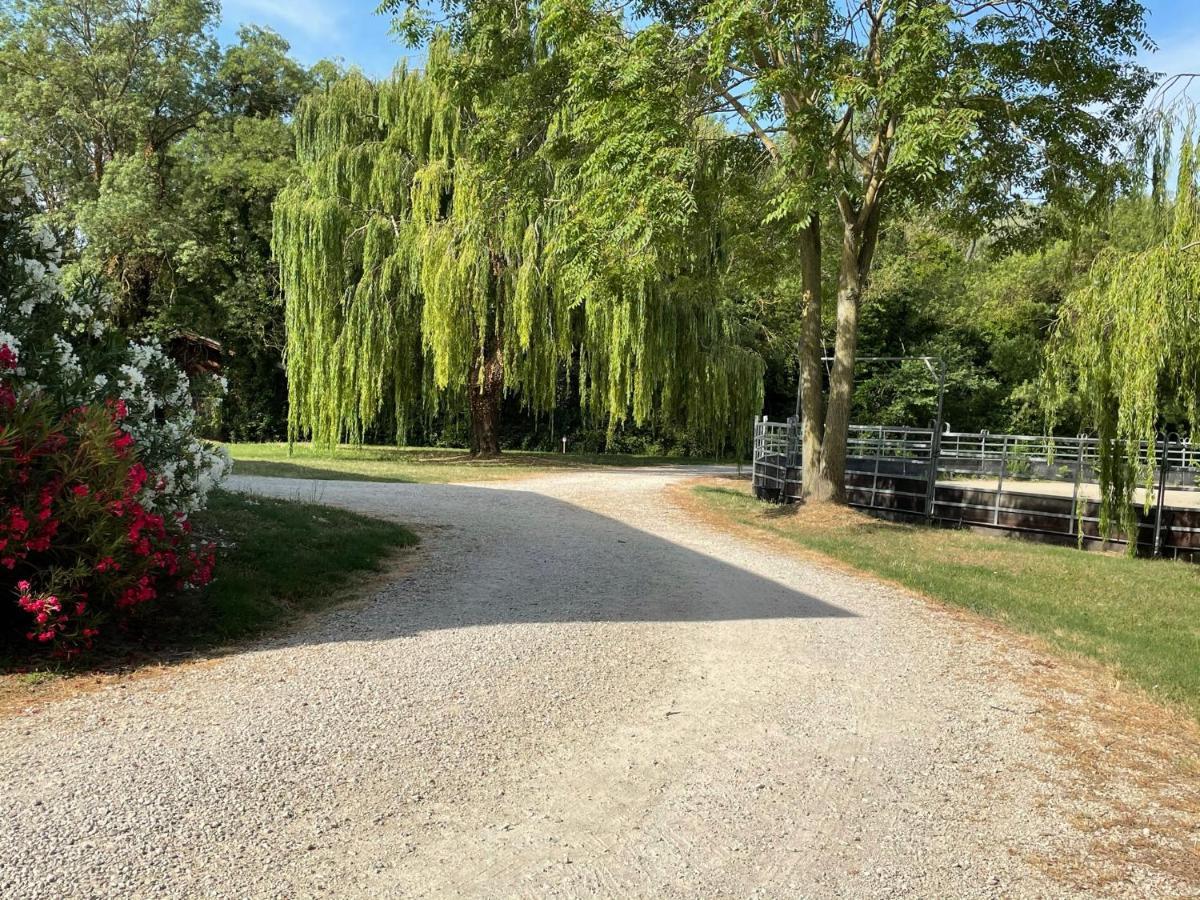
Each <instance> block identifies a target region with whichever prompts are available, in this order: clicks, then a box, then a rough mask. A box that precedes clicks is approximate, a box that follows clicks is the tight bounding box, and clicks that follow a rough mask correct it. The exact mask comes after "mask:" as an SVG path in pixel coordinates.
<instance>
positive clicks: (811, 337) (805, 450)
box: [800, 213, 825, 497]
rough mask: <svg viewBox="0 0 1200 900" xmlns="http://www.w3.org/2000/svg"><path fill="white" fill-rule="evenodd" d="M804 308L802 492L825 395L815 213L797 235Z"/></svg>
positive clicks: (816, 447)
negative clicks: (798, 238)
mask: <svg viewBox="0 0 1200 900" xmlns="http://www.w3.org/2000/svg"><path fill="white" fill-rule="evenodd" d="M800 266H801V277H802V283H803V288H804V311H803V319H802V324H801V333H800V421H801V433H800V434H801V447H800V449H801V455H802V459H803V462H802V469H801V480H802V491H803V494H804V496H805V497H807V496H808V493H809V486H810V485H815V484H817V482H818V481H819V478H820V472H821V451H822V446H821V444H822V436H823V431H824V428H825V398H824V388H823V385H822V378H821V356H822V352H821V299H822V298H821V220H820V219H819V218H818V217H817V215H816V214H815V213H814V214H813V215H812V217H811V218H810V219H809V221H808V225H807V226H805V228H804V230H803V231H802V232H801V234H800Z"/></svg>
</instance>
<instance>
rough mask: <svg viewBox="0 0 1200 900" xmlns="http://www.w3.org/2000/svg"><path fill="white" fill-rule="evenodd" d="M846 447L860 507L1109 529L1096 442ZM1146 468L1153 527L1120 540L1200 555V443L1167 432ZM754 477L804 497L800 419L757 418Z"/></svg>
mask: <svg viewBox="0 0 1200 900" xmlns="http://www.w3.org/2000/svg"><path fill="white" fill-rule="evenodd" d="M847 451H848V452H847V463H846V467H847V473H846V485H847V491H848V493H849V495H850V503H851V505H852V506H858V507H860V508H864V509H873V510H877V511H883V512H887V513H894V514H898V515H911V516H918V517H923V518H925V519H926V520H927V521H930V522H932V521H935V520H936V521H941V522H944V523H950V524H954V523H957V524H962V525H987V526H989V527H996V528H1006V529H1009V530H1016V531H1025V532H1037V533H1039V534H1043V535H1046V536H1053V537H1058V538H1064V537H1071V538H1074V539H1080V538H1087V539H1088V540H1093V539H1095V538H1096V537H1097V536H1098V535H1099V532H1100V528H1099V502H1098V496H1099V495H1098V490H1097V489H1095V488H1094V487H1087V486H1089V485H1096V484H1097V482H1098V477H1097V468H1098V464H1099V442H1098V441H1097V440H1096V439H1095V438H1090V437H1083V436H1080V437H1069V438H1063V437H1048V436H1038V435H1011V434H991V433H988V432H979V433H965V432H950V431H947V432H943V433H941V434H938V433H936V432H934V431H933V430H932V429H929V428H905V427H898V426H886V425H853V426H851V427H850V431H849V435H848V438H847ZM1139 464H1140V465H1141V467H1142V468H1143V477H1145V478H1146V481H1147V482H1148V484H1149V490H1147V491H1146V494H1145V497H1144V498H1142V499H1143V500H1148V501H1149V503H1148V506H1149V507H1150V509H1149V511H1148V512H1147V511H1145V509H1144V506H1145V505H1146V504H1144V503H1143V502H1141V501H1139V503H1138V507H1139V510H1142V511H1141V512H1140V514H1139V518H1141V519H1143V520H1144V521H1142V523H1141V524H1140V525H1139V528H1138V533H1137V534H1135V535H1133V536H1132V537H1131V538H1130V537H1126V536H1117V537H1115V538H1114V539H1113V540H1112V543H1123V542H1125V541H1126V540H1129V539H1132V540H1134V541H1136V542H1138V543H1141V544H1144V545H1146V546H1148V547H1151V548H1152V549H1153V552H1154V553H1155V554H1159V553H1161V552H1163V551H1164V550H1170V551H1172V552H1173V553H1174V554H1175V555H1178V554H1179V553H1181V552H1187V553H1190V554H1192V555H1193V556H1195V555H1196V554H1198V553H1200V500H1196V501H1193V500H1188V499H1186V497H1187V495H1185V494H1180V493H1178V492H1187V491H1200V447H1197V446H1195V445H1193V444H1192V443H1190V441H1188V440H1184V439H1181V438H1179V437H1178V436H1177V435H1167V436H1164V437H1163V439H1162V440H1161V441H1160V442H1158V443H1157V444H1155V445H1148V446H1147V445H1143V446H1142V447H1141V449H1140V453H1139ZM751 475H752V479H753V483H754V489H755V491H756V493H758V495H759V496H760V497H763V498H765V499H772V500H775V501H777V502H788V501H791V500H797V499H799V498H800V497H801V494H802V484H801V447H800V428H799V422H798V420H797V419H796V418H795V417H793V418H791V419H789V420H788V421H787V422H771V421H768V420H767V419H766V418H765V417H764V418H763V419H761V420H759V421H756V422H755V426H754V465H753V468H752V472H751ZM1019 482H1024V483H1019ZM1056 483H1057V485H1062V486H1061V487H1060V486H1057V485H1056ZM1067 486H1069V490H1068V489H1067ZM1168 491H1170V492H1171V493H1170V494H1168ZM1164 514H1166V516H1167V522H1166V525H1165V527H1164ZM1144 531H1145V532H1147V533H1146V534H1143V532H1144ZM1171 541H1175V543H1174V544H1172V543H1171Z"/></svg>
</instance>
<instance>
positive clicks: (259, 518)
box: [0, 491, 417, 706]
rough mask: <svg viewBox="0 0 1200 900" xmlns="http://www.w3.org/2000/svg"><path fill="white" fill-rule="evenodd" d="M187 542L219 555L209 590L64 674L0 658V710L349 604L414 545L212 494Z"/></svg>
mask: <svg viewBox="0 0 1200 900" xmlns="http://www.w3.org/2000/svg"><path fill="white" fill-rule="evenodd" d="M194 522H195V525H196V533H197V535H198V536H200V537H203V538H205V539H208V540H215V541H217V542H218V544H219V545H220V549H219V550H218V556H217V566H216V569H215V575H216V578H215V579H214V581H213V582H212V583H211V584H210V585H208V586H207V587H205V588H204V589H202V590H199V591H185V592H183V593H181V594H178V595H176V596H173V597H165V598H162V599H161V600H158V601H156V602H154V603H152V604H147V606H146V607H145V608H144V613H143V615H142V616H140V617H138V618H137V619H135V620H134V621H133V622H132V623H131V625H130V629H129V632H128V633H127V634H126V635H124V636H121V637H116V638H113V637H112V635H111V633H110V634H109V635H108V637H109V640H108V641H106V642H104V643H103V644H101V645H100V646H99V647H98V648H97V650H96V652H95V653H94V654H92V655H91V656H90V657H87V658H84V659H82V660H80V661H79V662H77V663H73V664H71V665H70V666H65V665H62V664H57V663H47V662H44V661H38V660H32V661H31V660H30V659H29V657H28V648H27V647H24V646H22V647H18V648H0V672H3V673H8V674H3V675H0V706H3V705H4V704H3V701H4V700H5V699H6V698H7V699H10V700H14V701H15V702H17V703H19V702H21V701H22V700H24V699H28V695H29V694H30V691H31V690H32V689H35V688H37V687H39V686H42V685H45V684H46V683H47V682H53V681H55V680H60V676H65V675H71V674H80V673H86V672H89V671H90V672H111V671H114V670H117V671H122V670H127V669H131V668H137V667H139V666H143V665H147V664H152V663H156V662H162V661H166V660H170V659H175V658H179V657H186V656H190V655H193V654H195V653H204V652H208V651H213V650H215V649H217V648H219V647H221V646H222V645H224V644H228V643H229V642H232V641H237V640H244V639H246V638H251V637H254V636H257V635H261V634H263V633H265V632H268V631H270V630H272V629H277V628H280V627H283V626H286V625H288V624H290V623H292V622H295V621H296V620H297V619H298V618H299V617H301V616H302V615H303V614H305V613H307V612H311V611H315V610H318V609H321V608H322V607H327V606H331V605H334V604H336V603H338V602H340V601H342V600H344V599H347V598H349V597H352V596H353V594H354V590H355V585H356V584H357V583H358V582H359V581H360V579H361V576H362V575H363V573H369V572H376V571H379V570H381V569H382V568H383V566H384V564H385V563H386V562H387V560H389V559H390V558H392V557H393V555H394V554H395V553H396V552H397V551H398V550H399V549H400V548H402V547H408V546H412V545H413V544H415V543H416V542H417V537H416V535H414V534H413V533H412V532H411V531H409V530H408V529H406V528H404V527H402V526H400V525H396V524H393V523H391V522H384V521H381V520H378V519H371V518H367V517H365V516H360V515H357V514H355V513H351V512H346V511H343V510H339V509H332V508H329V507H325V506H317V505H314V504H307V503H295V502H290V501H284V500H274V499H268V498H260V497H251V496H248V495H245V494H235V493H229V492H226V491H216V492H214V493H213V494H212V496H211V497H210V503H209V507H208V509H206V510H205V511H204V512H203V513H200V514H198V515H196V516H195V517H194Z"/></svg>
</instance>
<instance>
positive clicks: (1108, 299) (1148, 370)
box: [1046, 127, 1200, 549]
mask: <svg viewBox="0 0 1200 900" xmlns="http://www.w3.org/2000/svg"><path fill="white" fill-rule="evenodd" d="M1176 143H1177V142H1176V141H1175V139H1174V136H1173V134H1172V131H1171V129H1170V128H1169V127H1168V128H1166V129H1165V130H1164V133H1163V135H1162V137H1161V139H1160V140H1159V142H1158V144H1157V149H1156V151H1155V152H1154V155H1153V161H1152V190H1151V198H1152V200H1153V202H1154V205H1155V208H1156V210H1157V213H1158V215H1157V234H1156V236H1155V240H1154V242H1153V243H1152V244H1151V245H1150V246H1148V247H1146V248H1145V249H1143V250H1140V251H1138V252H1128V251H1120V250H1116V249H1113V248H1109V249H1106V250H1104V251H1102V252H1101V253H1100V254H1099V255H1098V256H1097V258H1096V260H1095V262H1094V263H1093V265H1092V268H1091V271H1090V273H1089V276H1088V279H1087V281H1086V283H1085V284H1084V285H1083V286H1082V287H1080V288H1079V289H1078V290H1077V291H1075V292H1074V293H1073V294H1072V295H1071V296H1069V297H1068V298H1067V300H1066V301H1065V303H1064V304H1063V307H1062V309H1061V311H1060V315H1059V320H1058V323H1057V325H1056V328H1055V331H1054V334H1053V335H1052V340H1051V343H1050V346H1049V349H1048V352H1047V374H1048V379H1047V381H1048V384H1049V386H1050V391H1049V392H1048V394H1047V398H1046V399H1047V404H1048V409H1049V411H1050V417H1051V425H1053V421H1054V414H1055V412H1056V411H1057V410H1060V409H1062V408H1063V407H1064V406H1065V405H1066V403H1067V402H1068V401H1069V400H1070V399H1071V398H1074V400H1075V401H1076V402H1079V403H1081V404H1082V407H1083V411H1084V414H1085V417H1086V418H1087V419H1088V420H1089V421H1090V424H1091V425H1092V427H1093V428H1094V429H1095V430H1096V434H1097V436H1098V438H1099V456H1100V464H1099V477H1100V483H1101V512H1100V519H1101V526H1100V527H1101V530H1102V532H1103V533H1104V534H1106V535H1108V534H1110V533H1111V530H1112V527H1113V525H1114V524H1118V525H1120V527H1121V528H1122V530H1123V531H1124V532H1125V533H1126V534H1129V535H1132V534H1134V533H1135V530H1136V517H1135V512H1134V492H1135V490H1136V489H1137V487H1139V486H1141V487H1143V488H1144V489H1145V491H1146V500H1145V506H1146V508H1147V509H1148V507H1149V504H1150V496H1151V488H1152V480H1153V472H1154V458H1155V447H1156V443H1157V440H1158V437H1159V431H1160V429H1161V428H1163V427H1168V426H1179V425H1184V424H1185V423H1186V426H1187V427H1188V428H1189V429H1190V431H1191V433H1192V434H1193V435H1196V434H1200V183H1198V180H1197V175H1198V163H1200V160H1198V151H1200V148H1198V146H1197V142H1196V134H1195V130H1194V129H1193V128H1191V127H1189V128H1188V129H1187V130H1186V133H1185V134H1184V135H1183V138H1182V141H1180V142H1178V145H1179V146H1180V154H1179V160H1178V165H1177V179H1176V190H1175V192H1174V196H1173V197H1171V196H1170V195H1169V193H1168V192H1167V191H1166V190H1165V188H1164V183H1165V179H1166V176H1167V173H1168V172H1169V171H1170V170H1171V168H1172V166H1171V162H1172V160H1171V149H1172V147H1173V146H1175V145H1176ZM1130 546H1131V549H1132V546H1133V545H1132V544H1131V545H1130Z"/></svg>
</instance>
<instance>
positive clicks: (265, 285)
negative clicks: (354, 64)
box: [0, 0, 335, 438]
mask: <svg viewBox="0 0 1200 900" xmlns="http://www.w3.org/2000/svg"><path fill="white" fill-rule="evenodd" d="M0 9H2V10H3V13H2V15H0V35H3V37H2V38H0V134H2V135H3V140H4V143H5V145H6V146H8V147H10V148H12V149H13V150H15V151H16V152H17V153H18V154H19V155H20V157H21V159H22V161H23V163H24V164H25V165H26V166H27V167H28V169H29V171H30V172H31V174H32V175H33V176H34V177H35V179H36V183H37V184H38V191H39V200H40V202H41V204H42V205H43V208H44V215H45V218H46V219H47V220H48V222H49V224H50V225H51V226H52V227H53V228H54V229H55V230H56V231H57V232H58V233H59V234H61V235H64V236H76V237H77V238H78V240H77V241H75V242H74V244H75V245H76V246H75V253H74V255H73V258H72V260H71V265H70V267H69V272H70V275H69V277H76V278H78V277H85V276H88V275H94V276H98V277H101V278H102V279H104V281H105V282H107V285H108V287H109V288H110V289H111V291H112V292H113V295H114V297H115V300H116V302H115V305H114V310H113V317H114V320H115V323H116V324H117V325H119V326H120V327H122V328H123V329H126V330H129V331H131V332H133V333H135V334H144V335H151V334H152V335H156V336H158V337H161V338H164V339H170V338H177V337H180V336H182V337H183V338H184V339H185V340H187V339H191V338H193V337H205V338H209V339H211V340H215V341H217V342H219V343H220V345H221V347H222V350H223V359H224V367H225V372H226V375H227V377H228V379H229V382H230V390H229V396H228V400H227V402H226V406H225V408H224V412H223V414H222V416H223V418H222V420H221V421H220V422H219V423H214V425H215V428H216V432H217V433H219V434H221V435H227V436H231V437H238V438H267V437H280V436H281V435H282V420H283V416H284V410H285V395H284V379H283V370H282V366H281V352H282V347H283V329H282V298H281V295H280V292H279V286H278V278H277V276H276V274H275V267H274V265H273V263H272V262H271V259H270V223H271V204H272V203H273V201H274V198H275V195H276V194H277V193H278V191H279V190H280V188H281V187H282V186H283V185H284V183H285V182H286V181H287V178H288V177H289V175H290V174H291V172H292V169H293V168H294V165H295V164H294V150H293V145H292V133H291V127H290V124H289V119H290V116H291V114H292V112H293V110H294V108H295V105H296V103H297V101H298V100H299V98H300V97H301V96H302V95H303V94H304V93H306V92H307V91H309V90H311V89H313V88H314V87H316V86H317V85H318V84H320V83H322V82H323V81H324V80H327V79H328V78H330V77H332V76H333V75H334V74H335V69H334V67H333V66H332V65H330V64H323V65H320V66H317V67H315V68H314V69H312V70H309V69H306V68H305V67H303V66H301V65H299V64H298V63H297V62H296V61H295V60H293V59H291V58H290V57H289V56H288V45H287V43H286V42H285V41H284V40H283V39H282V38H280V37H279V36H278V35H276V34H274V33H272V32H270V31H267V30H265V29H261V28H247V29H244V30H243V31H242V32H241V33H240V34H239V41H238V43H237V44H235V45H233V46H231V47H227V48H225V49H222V48H220V47H219V46H218V44H217V42H216V40H215V38H214V37H213V28H214V25H215V21H216V16H217V15H218V7H217V5H216V4H215V3H211V2H207V0H163V2H156V3H151V4H145V3H136V2H135V3H130V2H124V0H101V2H87V3H77V2H70V0H61V2H60V0H52V2H44V0H38V2H29V0H18V2H14V3H11V4H7V5H5V6H4V7H0Z"/></svg>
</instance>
